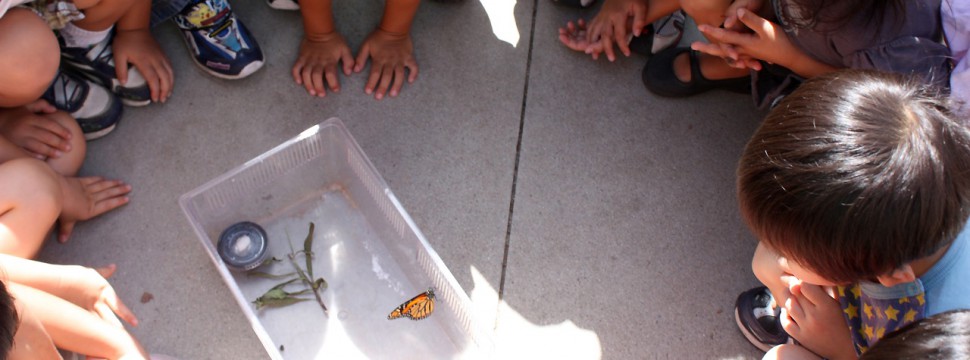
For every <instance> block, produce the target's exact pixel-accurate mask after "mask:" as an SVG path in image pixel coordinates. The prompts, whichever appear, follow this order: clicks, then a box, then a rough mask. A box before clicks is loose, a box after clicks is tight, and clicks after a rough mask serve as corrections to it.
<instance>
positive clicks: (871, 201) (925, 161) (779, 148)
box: [738, 70, 970, 283]
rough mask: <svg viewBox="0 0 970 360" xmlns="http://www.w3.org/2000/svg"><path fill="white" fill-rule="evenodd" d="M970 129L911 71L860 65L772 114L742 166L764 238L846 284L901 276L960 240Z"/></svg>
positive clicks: (746, 194)
mask: <svg viewBox="0 0 970 360" xmlns="http://www.w3.org/2000/svg"><path fill="white" fill-rule="evenodd" d="M968 171H970V132H968V130H967V129H966V128H964V127H962V126H961V125H960V124H959V123H958V122H956V121H955V120H954V119H953V118H951V113H950V112H949V110H948V109H947V107H946V105H945V99H944V98H942V97H941V96H939V95H938V94H937V93H936V92H934V90H932V89H928V88H927V87H925V86H922V85H920V84H917V83H915V82H913V80H910V79H908V78H905V77H902V76H899V75H894V74H889V73H881V72H875V71H863V70H849V71H842V72H837V73H833V74H829V75H826V76H821V77H818V78H815V79H812V80H810V81H807V82H805V83H804V84H803V85H802V86H801V87H800V88H799V89H798V90H796V91H795V92H793V93H792V94H791V95H789V96H788V97H787V98H785V99H784V100H783V101H782V102H781V103H779V104H778V106H777V107H775V109H774V110H772V111H771V113H770V114H768V116H767V117H766V118H765V120H764V123H763V124H762V125H761V127H760V128H759V129H758V130H757V132H756V133H755V134H754V136H753V137H752V138H751V140H750V142H748V145H747V146H746V147H745V149H744V154H743V155H742V157H741V161H740V164H739V166H738V200H739V202H740V206H741V213H742V216H743V217H744V218H745V221H746V222H747V223H748V225H749V226H750V227H751V229H752V230H753V231H754V232H755V234H756V235H757V236H758V238H759V239H760V240H761V241H763V242H765V244H766V245H768V246H769V247H771V248H773V249H774V250H775V251H777V252H778V253H779V254H781V255H782V256H784V257H786V258H788V259H789V260H791V261H794V262H796V263H797V264H798V265H800V266H801V267H803V268H805V269H808V270H810V271H812V272H815V273H816V274H818V275H819V276H822V277H824V278H826V279H828V280H831V281H833V282H836V283H848V282H855V281H858V280H861V279H871V278H874V277H877V276H880V275H884V274H887V273H890V272H891V271H893V270H894V269H897V268H899V267H900V266H902V265H905V264H908V263H910V262H912V261H913V260H916V259H920V258H923V257H927V256H929V255H932V254H934V253H936V252H937V251H938V250H939V249H941V248H943V247H944V246H946V245H948V244H949V243H950V242H952V241H953V239H955V238H956V235H957V234H958V233H959V231H960V230H961V228H962V227H963V224H964V222H965V220H966V219H967V216H968V215H970V173H968Z"/></svg>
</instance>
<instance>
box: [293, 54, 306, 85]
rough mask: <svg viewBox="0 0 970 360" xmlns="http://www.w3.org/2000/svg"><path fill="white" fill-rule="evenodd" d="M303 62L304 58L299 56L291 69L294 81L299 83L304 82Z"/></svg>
mask: <svg viewBox="0 0 970 360" xmlns="http://www.w3.org/2000/svg"><path fill="white" fill-rule="evenodd" d="M303 64H304V61H303V58H299V59H297V60H296V63H294V64H293V68H292V69H290V75H293V82H295V83H297V85H302V84H303Z"/></svg>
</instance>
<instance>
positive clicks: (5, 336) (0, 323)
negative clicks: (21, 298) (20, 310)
mask: <svg viewBox="0 0 970 360" xmlns="http://www.w3.org/2000/svg"><path fill="white" fill-rule="evenodd" d="M19 324H20V319H19V317H18V316H17V307H16V306H15V305H14V303H13V297H12V296H10V293H8V292H7V286H6V285H5V284H4V283H3V281H0V360H6V359H7V356H9V355H10V350H13V337H14V334H16V333H17V327H18V325H19Z"/></svg>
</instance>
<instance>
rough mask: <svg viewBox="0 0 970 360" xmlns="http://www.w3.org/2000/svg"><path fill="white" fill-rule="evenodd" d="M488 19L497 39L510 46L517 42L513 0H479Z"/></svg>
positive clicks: (515, 44)
mask: <svg viewBox="0 0 970 360" xmlns="http://www.w3.org/2000/svg"><path fill="white" fill-rule="evenodd" d="M481 2H482V7H484V8H485V13H487V14H488V20H489V21H490V22H491V23H492V33H494V34H495V37H496V38H498V39H499V40H502V41H504V42H507V43H509V44H510V45H512V47H516V46H517V45H518V44H519V37H520V36H519V27H518V25H516V23H515V0H481Z"/></svg>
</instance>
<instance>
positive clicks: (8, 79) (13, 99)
mask: <svg viewBox="0 0 970 360" xmlns="http://www.w3.org/2000/svg"><path fill="white" fill-rule="evenodd" d="M60 54H61V50H60V47H58V45H57V38H56V37H54V32H52V31H51V29H50V27H49V26H48V25H47V23H46V22H44V20H42V19H41V18H40V17H38V16H37V15H36V14H34V12H33V11H30V10H27V9H21V8H12V9H10V10H9V11H7V13H6V14H4V15H3V17H2V18H0V69H5V71H2V72H0V107H15V106H21V105H25V104H27V103H29V102H31V101H34V100H37V99H38V98H40V96H41V94H43V93H44V90H47V87H48V86H49V85H50V82H51V80H52V79H54V75H56V74H57V68H58V65H59V64H60ZM12 69H16V70H12Z"/></svg>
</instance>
